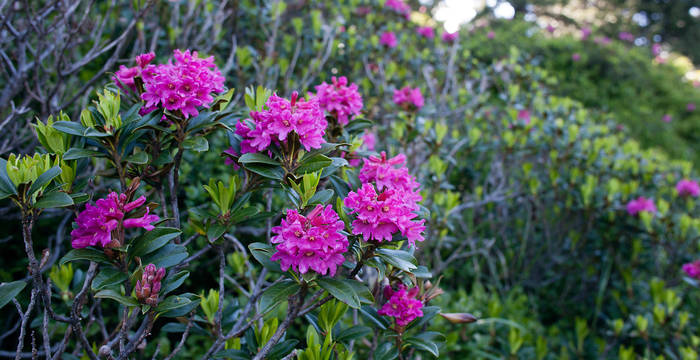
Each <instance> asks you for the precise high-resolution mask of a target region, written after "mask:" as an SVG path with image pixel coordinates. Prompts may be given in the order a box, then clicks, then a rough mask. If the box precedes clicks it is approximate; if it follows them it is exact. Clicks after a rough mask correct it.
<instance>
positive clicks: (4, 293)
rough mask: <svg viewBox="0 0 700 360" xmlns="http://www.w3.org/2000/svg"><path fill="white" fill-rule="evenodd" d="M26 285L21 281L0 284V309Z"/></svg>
mask: <svg viewBox="0 0 700 360" xmlns="http://www.w3.org/2000/svg"><path fill="white" fill-rule="evenodd" d="M25 286H27V283H26V282H24V281H23V280H18V281H13V282H9V283H2V284H0V309H2V307H3V306H5V305H7V303H9V302H10V301H12V299H14V298H15V297H16V296H17V294H19V293H20V292H21V291H22V289H24V287H25Z"/></svg>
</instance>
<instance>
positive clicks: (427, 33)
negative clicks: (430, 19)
mask: <svg viewBox="0 0 700 360" xmlns="http://www.w3.org/2000/svg"><path fill="white" fill-rule="evenodd" d="M416 32H417V33H418V35H420V36H422V37H424V38H426V39H432V38H434V37H435V29H433V28H432V27H430V26H419V27H418V28H416Z"/></svg>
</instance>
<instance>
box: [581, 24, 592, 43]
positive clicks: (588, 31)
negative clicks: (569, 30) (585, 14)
mask: <svg viewBox="0 0 700 360" xmlns="http://www.w3.org/2000/svg"><path fill="white" fill-rule="evenodd" d="M591 33H592V31H591V28H589V27H584V28H582V29H581V40H586V39H588V37H589V36H591Z"/></svg>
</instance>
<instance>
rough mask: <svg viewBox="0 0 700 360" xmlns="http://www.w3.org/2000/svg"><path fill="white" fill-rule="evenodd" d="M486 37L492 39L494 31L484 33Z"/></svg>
mask: <svg viewBox="0 0 700 360" xmlns="http://www.w3.org/2000/svg"><path fill="white" fill-rule="evenodd" d="M486 37H487V38H489V39H493V38H495V37H496V33H495V32H493V31H489V32H488V33H487V34H486Z"/></svg>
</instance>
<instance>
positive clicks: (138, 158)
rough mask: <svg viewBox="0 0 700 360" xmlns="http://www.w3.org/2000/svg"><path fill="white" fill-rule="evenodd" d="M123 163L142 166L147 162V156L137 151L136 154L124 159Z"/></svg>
mask: <svg viewBox="0 0 700 360" xmlns="http://www.w3.org/2000/svg"><path fill="white" fill-rule="evenodd" d="M124 161H126V162H130V163H132V164H137V165H143V164H145V163H147V162H148V154H147V153H145V152H143V151H139V152H137V153H134V154H132V155H131V156H128V157H126V158H125V159H124Z"/></svg>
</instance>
